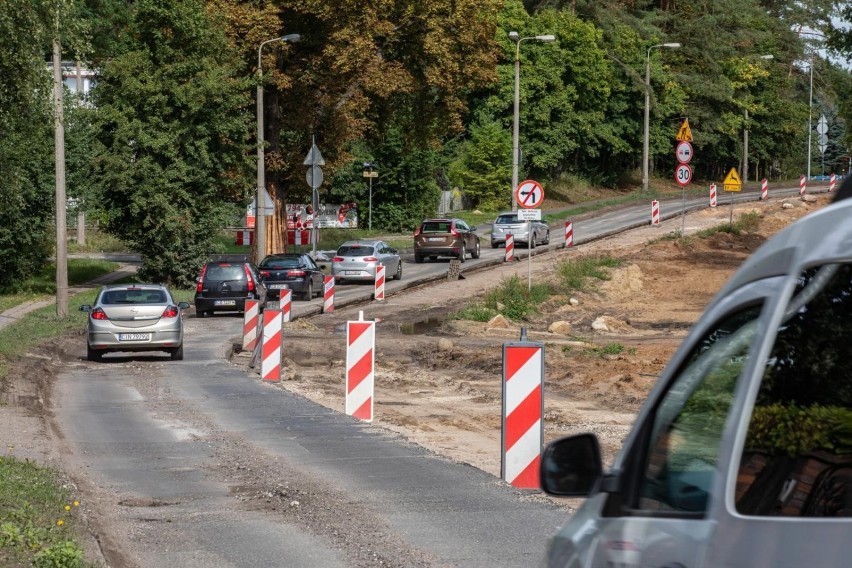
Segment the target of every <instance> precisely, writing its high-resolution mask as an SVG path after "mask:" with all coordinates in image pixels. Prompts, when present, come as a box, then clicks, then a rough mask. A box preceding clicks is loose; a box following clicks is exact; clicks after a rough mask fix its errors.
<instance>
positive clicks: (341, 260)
mask: <svg viewBox="0 0 852 568" xmlns="http://www.w3.org/2000/svg"><path fill="white" fill-rule="evenodd" d="M380 265H381V266H384V267H385V279H386V280H391V279H394V280H400V279H402V259H401V258H400V256H399V252H398V251H397V250H396V249H394V248H391V247H390V246H388V244H387V243H386V242H384V241H377V240H360V241H346V242H345V243H343V244H342V245H340V247H339V248H338V249H337V254H336V255H335V256H334V258H333V259H332V261H331V274H332V275H333V276H334V279H335V281H336V282H338V283H339V282H340V281H342V280H368V281H370V282H372V281H373V280H375V279H376V267H377V266H380Z"/></svg>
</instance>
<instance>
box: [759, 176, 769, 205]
mask: <svg viewBox="0 0 852 568" xmlns="http://www.w3.org/2000/svg"><path fill="white" fill-rule="evenodd" d="M760 198H761V199H762V200H764V201H765V200H767V199H769V181H768V180H767V179H766V178H763V179H762V180H761V181H760Z"/></svg>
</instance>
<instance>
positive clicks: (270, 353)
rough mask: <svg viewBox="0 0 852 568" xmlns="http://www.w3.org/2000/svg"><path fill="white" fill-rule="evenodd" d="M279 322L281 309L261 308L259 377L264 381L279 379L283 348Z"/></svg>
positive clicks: (276, 380)
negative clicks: (261, 336)
mask: <svg viewBox="0 0 852 568" xmlns="http://www.w3.org/2000/svg"><path fill="white" fill-rule="evenodd" d="M281 323H282V322H281V310H263V344H262V345H261V362H260V378H261V379H263V380H264V381H271V382H278V381H280V380H281V351H282V350H283V348H284V345H283V340H284V338H283V334H282V332H281V329H282V326H281Z"/></svg>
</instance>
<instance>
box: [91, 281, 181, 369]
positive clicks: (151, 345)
mask: <svg viewBox="0 0 852 568" xmlns="http://www.w3.org/2000/svg"><path fill="white" fill-rule="evenodd" d="M188 307H189V303H187V302H175V301H174V299H173V298H172V295H171V293H169V291H168V289H166V288H165V287H164V286H160V285H158V284H118V285H110V286H104V287H102V288H101V289H100V290H99V291H98V295H97V297H96V298H95V303H94V304H93V305H83V306H80V311H83V312H88V314H89V317H88V324H87V326H86V356H87V359H88V360H89V361H100V360H101V358H102V357H103V355H104V354H105V353H110V352H115V351H165V352H167V353H168V354H169V355H170V357H171V359H172V361H180V360H181V359H183V315H182V314H181V310H185V309H187V308H188Z"/></svg>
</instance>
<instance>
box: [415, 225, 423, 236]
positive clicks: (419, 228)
mask: <svg viewBox="0 0 852 568" xmlns="http://www.w3.org/2000/svg"><path fill="white" fill-rule="evenodd" d="M422 230H423V225H420V226H419V227H417V230H416V231H414V236H415V237H417V236H419V235H420V232H421V231H422Z"/></svg>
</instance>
